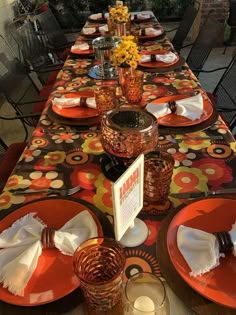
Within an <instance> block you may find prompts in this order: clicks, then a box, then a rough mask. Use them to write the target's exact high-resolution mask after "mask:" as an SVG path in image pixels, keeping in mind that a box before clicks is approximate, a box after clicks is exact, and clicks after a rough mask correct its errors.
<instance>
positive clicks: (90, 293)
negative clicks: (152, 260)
mask: <svg viewBox="0 0 236 315" xmlns="http://www.w3.org/2000/svg"><path fill="white" fill-rule="evenodd" d="M124 267H125V253H124V250H123V247H122V246H121V245H120V244H119V243H118V242H116V241H115V240H114V239H111V238H102V237H101V238H99V237H98V238H91V239H88V240H87V241H85V242H83V243H82V244H81V245H80V246H79V247H78V248H77V250H76V251H75V253H74V255H73V268H74V272H75V274H76V275H77V277H78V279H79V281H80V286H81V288H82V290H83V293H84V297H85V301H86V304H87V306H88V308H89V309H96V310H99V311H107V310H110V309H112V308H113V307H114V306H115V305H116V304H117V303H119V302H121V300H122V275H123V271H124Z"/></svg>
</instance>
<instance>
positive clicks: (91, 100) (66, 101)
mask: <svg viewBox="0 0 236 315" xmlns="http://www.w3.org/2000/svg"><path fill="white" fill-rule="evenodd" d="M82 103H84V105H85V107H89V108H94V109H95V108H96V107H97V105H96V101H95V97H84V98H82V97H60V98H59V97H55V98H54V99H53V100H52V104H53V105H56V106H57V107H59V108H69V107H76V106H81V107H84V106H83V104H82Z"/></svg>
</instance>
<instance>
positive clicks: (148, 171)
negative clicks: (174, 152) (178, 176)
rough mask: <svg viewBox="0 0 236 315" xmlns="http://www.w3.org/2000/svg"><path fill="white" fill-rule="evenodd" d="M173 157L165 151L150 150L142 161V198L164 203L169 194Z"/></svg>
mask: <svg viewBox="0 0 236 315" xmlns="http://www.w3.org/2000/svg"><path fill="white" fill-rule="evenodd" d="M173 169H174V159H173V157H172V156H171V155H170V154H168V153H166V152H155V151H154V152H150V153H149V154H147V155H146V156H145V161H144V199H145V200H147V201H150V202H153V203H158V204H164V203H165V202H166V201H167V199H168V195H169V191H170V183H171V178H172V174H173Z"/></svg>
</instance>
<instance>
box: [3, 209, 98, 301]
mask: <svg viewBox="0 0 236 315" xmlns="http://www.w3.org/2000/svg"><path fill="white" fill-rule="evenodd" d="M34 216H35V213H29V214H27V215H25V216H24V217H22V218H20V219H18V220H17V221H16V222H15V223H14V224H13V225H12V226H11V227H9V228H8V229H6V230H4V231H3V232H2V233H1V234H0V248H1V250H0V282H2V283H3V287H4V288H8V290H9V291H10V292H11V293H13V294H15V295H20V296H23V295H24V288H25V287H26V285H27V283H28V281H29V279H30V278H31V276H32V274H33V272H34V271H35V269H36V267H37V263H38V259H39V257H40V255H41V253H42V250H43V246H42V242H41V234H42V231H43V229H44V228H45V227H46V225H45V224H44V223H43V222H41V220H40V219H38V218H34ZM97 235H98V231H97V225H96V223H95V221H94V219H93V217H92V216H91V214H90V213H89V212H88V211H87V210H84V211H82V212H80V213H79V214H78V215H76V216H75V217H73V218H72V219H71V220H69V221H68V222H67V223H66V224H65V225H64V226H63V227H62V228H61V229H60V230H58V231H55V236H54V242H55V247H56V248H58V249H59V250H60V251H61V252H62V254H64V255H69V256H72V255H73V253H74V251H75V250H76V248H77V247H78V246H79V245H80V244H81V243H82V242H83V241H85V240H87V239H89V238H92V237H96V236H97ZM62 272H63V270H62Z"/></svg>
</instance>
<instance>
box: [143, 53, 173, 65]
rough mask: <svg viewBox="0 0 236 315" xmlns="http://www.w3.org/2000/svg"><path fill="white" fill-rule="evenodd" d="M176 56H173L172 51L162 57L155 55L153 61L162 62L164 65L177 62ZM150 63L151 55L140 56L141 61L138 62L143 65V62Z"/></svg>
mask: <svg viewBox="0 0 236 315" xmlns="http://www.w3.org/2000/svg"><path fill="white" fill-rule="evenodd" d="M177 58H178V57H177V56H176V54H174V53H173V52H172V51H170V52H168V53H166V54H163V55H159V54H155V59H156V61H162V62H164V63H172V62H174V61H175V60H177ZM150 61H151V55H142V56H141V60H140V62H142V63H145V62H150Z"/></svg>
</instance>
